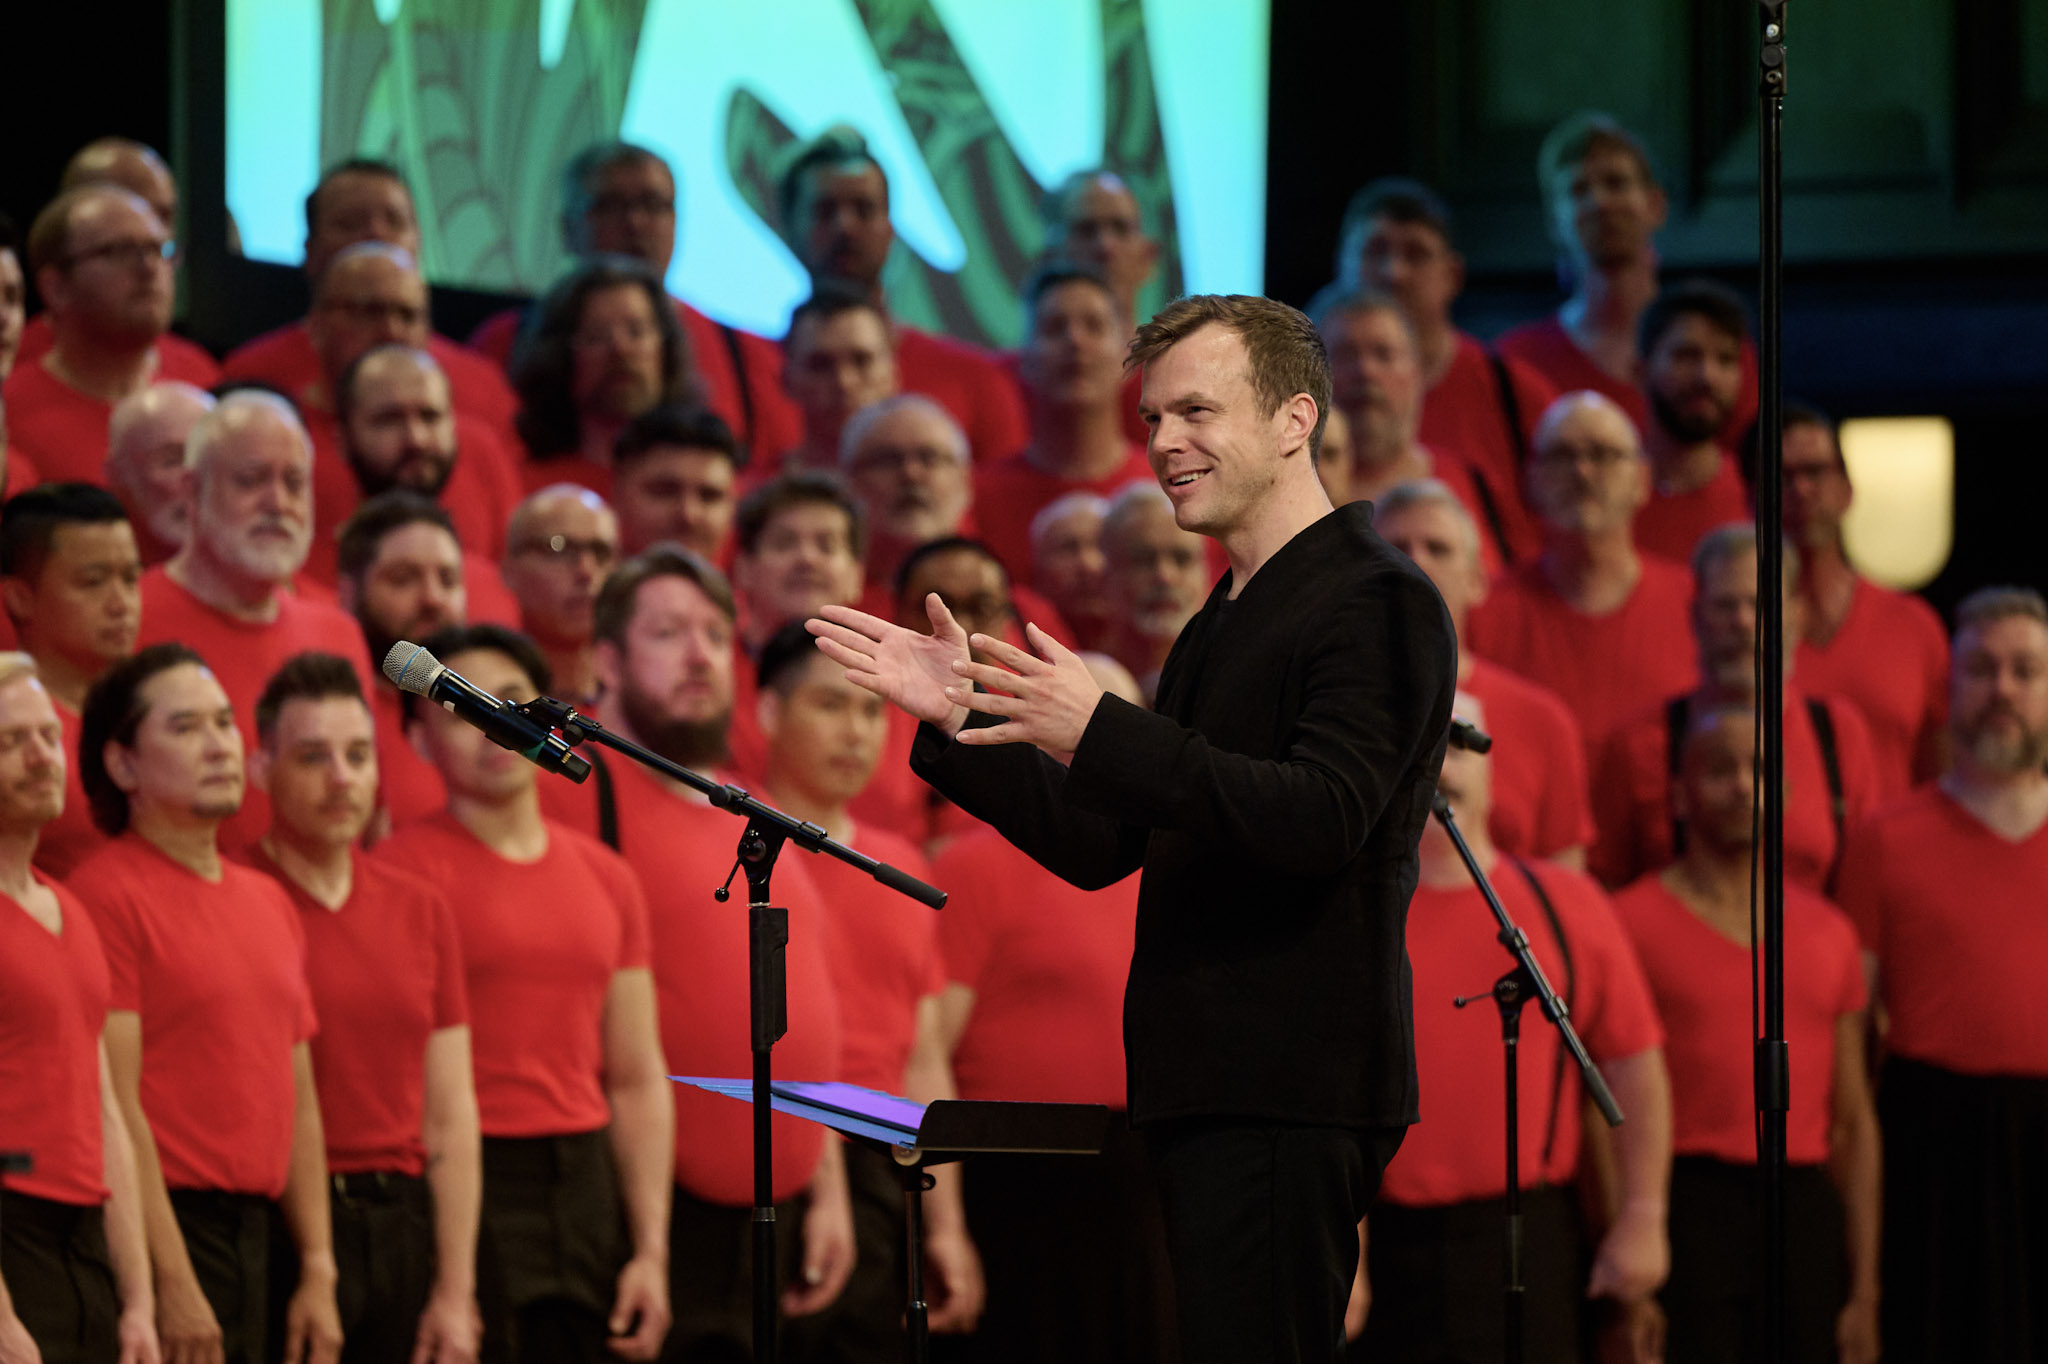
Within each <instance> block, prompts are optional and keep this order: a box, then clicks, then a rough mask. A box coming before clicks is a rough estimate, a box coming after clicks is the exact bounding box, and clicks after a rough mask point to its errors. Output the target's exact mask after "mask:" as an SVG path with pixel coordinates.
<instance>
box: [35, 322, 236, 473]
mask: <svg viewBox="0 0 2048 1364" xmlns="http://www.w3.org/2000/svg"><path fill="white" fill-rule="evenodd" d="M44 358H45V359H47V358H48V357H47V356H46V357H44ZM172 379H175V380H182V381H183V382H185V383H188V384H196V385H197V386H199V387H200V388H211V387H213V386H214V385H215V384H217V383H219V382H220V368H219V366H217V365H215V364H214V363H213V357H211V356H209V355H208V354H207V353H206V352H205V351H203V350H200V349H199V348H198V347H197V346H185V347H181V348H174V347H164V346H159V348H158V350H157V367H156V372H155V373H154V374H152V375H150V382H152V383H161V382H163V381H165V380H172ZM0 396H4V397H5V399H6V402H7V439H8V442H9V443H10V444H12V445H13V446H14V448H15V449H17V450H19V451H21V453H22V454H24V455H26V456H28V458H29V459H30V460H31V461H32V462H33V463H34V466H35V468H36V470H37V471H38V472H39V474H40V475H41V477H42V480H43V481H44V482H45V483H95V484H100V485H102V486H104V484H105V482H106V478H105V475H104V473H103V472H102V470H103V467H104V466H105V464H106V462H107V423H108V421H109V420H110V419H111V418H112V417H113V415H114V405H113V404H112V403H110V402H107V401H106V400H104V399H102V398H95V397H92V396H90V395H89V394H85V393H80V392H79V391H78V390H77V389H75V388H73V387H71V385H69V384H67V383H65V382H64V381H63V380H62V379H59V378H58V377H57V376H56V375H54V374H52V373H50V371H49V370H48V368H46V367H45V366H44V364H43V362H42V361H41V360H37V361H29V360H27V359H25V358H24V359H22V360H19V361H17V362H16V364H15V366H14V372H13V373H12V374H9V375H8V376H7V383H6V386H5V387H4V388H0Z"/></svg>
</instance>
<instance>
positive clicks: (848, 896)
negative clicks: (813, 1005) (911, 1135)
mask: <svg viewBox="0 0 2048 1364" xmlns="http://www.w3.org/2000/svg"><path fill="white" fill-rule="evenodd" d="M850 845H851V846H852V847H855V848H858V849H860V851H862V852H864V853H866V854H867V855H868V856H869V857H872V858H875V859H877V860H878V861H882V862H886V863H888V864H889V865H890V866H892V867H895V868H896V869H897V870H899V871H904V872H908V873H909V874H910V875H912V876H915V877H916V878H918V879H919V880H920V881H925V882H931V879H932V869H931V865H930V864H929V863H928V862H926V861H925V859H924V854H923V853H921V852H919V851H918V850H917V849H916V848H915V847H913V846H912V845H911V844H910V843H909V842H907V841H905V840H904V839H902V838H899V837H897V836H896V835H895V834H892V833H889V832H888V831H887V830H884V829H872V828H868V827H865V826H863V825H858V824H856V825H855V827H854V830H853V836H852V838H851V840H850ZM805 865H806V866H808V867H809V868H810V871H811V876H812V879H814V880H815V881H816V882H817V883H818V893H819V894H820V895H821V896H823V897H824V903H825V905H826V908H827V913H826V915H825V944H826V949H827V953H828V957H827V960H828V962H829V964H830V966H831V968H832V988H833V989H834V990H835V991H837V992H838V995H839V1016H840V1025H841V1028H842V1032H843V1036H844V1044H845V1045H844V1057H843V1060H842V1062H841V1064H840V1067H839V1069H840V1078H842V1079H844V1080H846V1081H847V1082H848V1083H849V1084H856V1085H865V1086H866V1087H867V1088H869V1089H880V1090H886V1091H888V1092H889V1093H891V1094H899V1093H901V1092H902V1090H903V1068H904V1064H905V1063H906V1062H907V1061H908V1060H909V1059H910V1045H911V1042H912V1041H913V1040H914V1039H915V1038H916V1035H917V1003H918V1001H919V1000H921V999H923V998H924V997H925V996H926V995H935V994H937V993H939V991H941V990H943V989H945V988H946V968H945V963H944V962H942V961H941V960H940V959H939V915H938V913H937V912H934V911H933V910H930V909H928V908H926V907H925V906H924V905H921V904H919V903H918V902H917V901H915V900H912V899H910V898H909V897H908V896H905V895H901V894H899V893H897V892H896V891H893V890H890V889H889V888H888V887H887V886H884V885H882V884H881V883H880V882H879V881H877V880H875V878H874V877H872V876H868V875H866V874H864V873H862V872H858V871H855V870H854V869H853V868H852V867H849V866H847V865H846V864H845V863H844V862H841V861H840V860H839V859H838V858H836V857H811V858H807V859H806V860H805Z"/></svg>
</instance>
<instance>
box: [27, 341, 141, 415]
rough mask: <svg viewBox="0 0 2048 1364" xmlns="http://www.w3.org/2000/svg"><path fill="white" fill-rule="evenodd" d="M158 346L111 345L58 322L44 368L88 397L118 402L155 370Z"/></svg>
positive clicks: (136, 389) (137, 387) (133, 390)
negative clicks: (54, 338)
mask: <svg viewBox="0 0 2048 1364" xmlns="http://www.w3.org/2000/svg"><path fill="white" fill-rule="evenodd" d="M156 366H157V356H156V346H155V344H154V343H152V342H144V343H143V344H142V345H141V346H133V345H108V344H105V343H102V342H99V341H96V340H94V339H93V338H91V337H89V336H87V335H85V334H84V333H83V332H81V331H79V330H77V329H76V328H67V327H63V326H61V325H60V326H59V328H58V331H57V337H56V341H55V343H54V344H53V345H51V347H50V349H49V351H48V353H47V354H45V355H44V356H43V368H44V369H46V370H48V371H49V372H50V373H51V374H52V375H53V376H55V377H56V378H58V379H60V380H62V381H63V382H64V383H65V384H67V385H69V386H70V387H72V388H75V389H77V390H78V391H79V392H80V393H83V394H85V395H86V396H87V397H92V398H98V399H99V400H100V401H102V402H106V403H118V402H120V401H121V399H123V398H125V397H127V396H128V395H129V394H131V393H135V392H139V391H140V390H141V389H142V388H143V387H144V386H146V385H147V384H148V383H149V381H150V378H151V376H153V375H154V374H155V373H156Z"/></svg>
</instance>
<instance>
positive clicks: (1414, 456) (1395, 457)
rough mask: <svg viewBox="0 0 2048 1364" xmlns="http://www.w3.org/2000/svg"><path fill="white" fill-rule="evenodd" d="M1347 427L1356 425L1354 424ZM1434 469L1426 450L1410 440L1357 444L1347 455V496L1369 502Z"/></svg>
mask: <svg viewBox="0 0 2048 1364" xmlns="http://www.w3.org/2000/svg"><path fill="white" fill-rule="evenodd" d="M1351 429H1352V430H1353V431H1356V430H1358V429H1359V428H1358V427H1357V426H1355V425H1354V426H1353V427H1352V428H1351ZM1435 471H1436V461H1435V460H1434V459H1432V458H1431V457H1430V453H1429V451H1428V450H1427V449H1425V448H1424V447H1423V446H1422V445H1421V444H1419V443H1418V442H1416V441H1414V440H1412V439H1410V440H1404V441H1402V442H1401V443H1400V444H1398V445H1394V446H1389V447H1386V448H1380V447H1376V446H1367V445H1363V444H1361V445H1359V446H1358V447H1357V448H1356V449H1355V450H1353V451H1352V455H1351V499H1352V501H1354V502H1370V501H1373V500H1375V499H1377V498H1378V497H1380V496H1381V495H1382V494H1383V493H1386V492H1387V491H1388V490H1390V489H1392V488H1394V487H1396V486H1397V485H1399V484H1402V483H1407V482H1410V481H1411V480H1414V479H1418V478H1428V477H1430V476H1431V475H1432V474H1433V473H1434V472H1435Z"/></svg>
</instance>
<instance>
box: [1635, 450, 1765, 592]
mask: <svg viewBox="0 0 2048 1364" xmlns="http://www.w3.org/2000/svg"><path fill="white" fill-rule="evenodd" d="M1754 519H1755V517H1754V513H1752V512H1751V511H1750V509H1749V488H1748V486H1747V485H1745V484H1744V483H1743V481H1742V471H1741V470H1740V469H1738V468H1736V467H1735V456H1733V455H1731V454H1729V453H1727V452H1726V451H1723V452H1722V454H1721V467H1720V468H1719V469H1717V470H1715V471H1714V476H1713V478H1711V479H1709V480H1708V481H1707V482H1705V483H1703V484H1701V485H1700V486H1699V487H1697V488H1694V489H1693V490H1692V491H1691V492H1689V493H1678V494H1676V495H1673V496H1666V495H1665V494H1663V493H1653V494H1652V495H1651V497H1650V500H1649V501H1648V502H1647V503H1645V504H1644V505H1643V509H1642V510H1641V511H1639V512H1637V513H1636V520H1635V527H1634V529H1635V537H1636V548H1637V549H1639V550H1641V551H1642V552H1643V553H1645V554H1654V555H1656V556H1657V557H1659V558H1660V559H1669V560H1670V561H1671V562H1672V563H1675V564H1690V563H1691V562H1692V552H1693V549H1694V547H1695V546H1697V545H1698V544H1699V542H1700V537H1701V536H1703V535H1705V534H1706V533H1707V532H1708V531H1710V530H1713V529H1714V528H1715V527H1717V526H1725V525H1727V524H1728V523H1729V522H1730V521H1750V520H1754Z"/></svg>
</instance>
